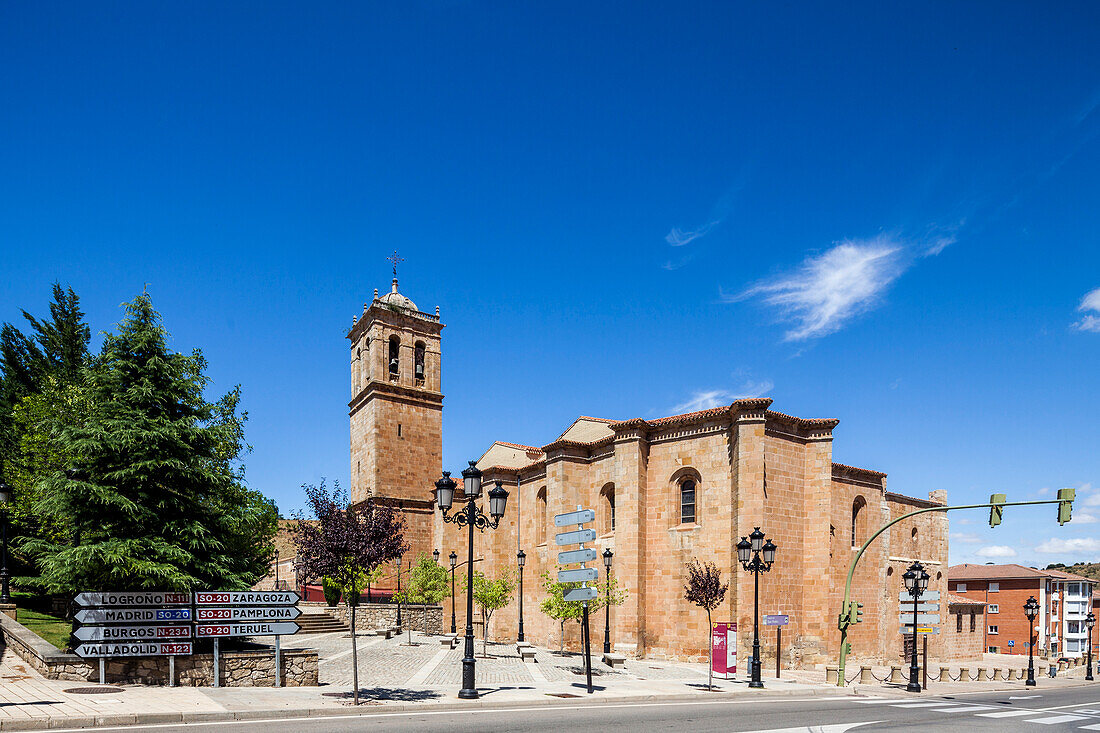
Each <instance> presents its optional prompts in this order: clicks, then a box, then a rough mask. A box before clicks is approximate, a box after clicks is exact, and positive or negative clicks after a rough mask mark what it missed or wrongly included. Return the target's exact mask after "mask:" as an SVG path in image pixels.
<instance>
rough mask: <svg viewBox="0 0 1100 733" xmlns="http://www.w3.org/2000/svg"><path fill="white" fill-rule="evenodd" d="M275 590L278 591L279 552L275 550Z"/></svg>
mask: <svg viewBox="0 0 1100 733" xmlns="http://www.w3.org/2000/svg"><path fill="white" fill-rule="evenodd" d="M275 590H279V551H278V550H275Z"/></svg>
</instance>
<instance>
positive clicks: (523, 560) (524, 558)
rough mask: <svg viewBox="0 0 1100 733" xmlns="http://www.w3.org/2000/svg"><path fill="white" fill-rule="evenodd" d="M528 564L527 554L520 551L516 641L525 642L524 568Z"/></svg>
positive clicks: (518, 556) (518, 557)
mask: <svg viewBox="0 0 1100 733" xmlns="http://www.w3.org/2000/svg"><path fill="white" fill-rule="evenodd" d="M526 563H527V553H526V552H524V551H523V550H520V551H519V552H517V553H516V564H517V565H519V634H518V635H517V636H516V641H523V640H524V639H523V566H524V564H526Z"/></svg>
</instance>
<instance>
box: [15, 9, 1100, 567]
mask: <svg viewBox="0 0 1100 733" xmlns="http://www.w3.org/2000/svg"><path fill="white" fill-rule="evenodd" d="M368 5H369V7H368ZM227 6H228V7H227ZM1098 22H1100V7H1098V6H1097V5H1096V4H1094V3H1076V4H1062V5H1059V6H1058V7H1057V8H1049V7H1045V8H1040V7H1038V6H1035V5H1034V4H1030V3H970V4H964V5H958V4H954V3H926V4H922V5H919V6H913V7H891V6H884V5H882V4H881V3H869V4H865V5H862V6H857V5H855V4H852V5H850V6H846V9H845V11H844V12H839V11H838V10H837V8H836V7H835V6H834V5H832V4H825V3H821V4H814V5H809V4H794V5H788V6H785V7H772V6H765V5H761V6H759V7H735V6H734V5H733V4H727V3H715V4H695V3H677V4H675V5H671V6H670V5H667V4H661V5H657V4H645V3H601V4H596V7H591V6H590V4H572V5H569V4H550V5H546V4H535V3H492V4H483V3H472V2H445V1H437V2H420V1H418V0H410V1H409V2H404V3H388V4H380V3H376V4H366V3H362V4H358V3H357V4H347V5H327V6H326V5H318V4H314V5H312V6H310V7H308V8H306V7H305V6H303V5H301V4H300V3H294V4H291V3H278V2H264V3H259V2H253V3H245V2H238V3H230V4H223V3H211V4H204V3H198V2H196V3H187V4H182V5H181V4H176V5H169V6H165V5H163V4H148V3H111V2H105V3H95V4H88V3H71V2H70V3H51V4H44V3H29V4H28V3H8V4H5V5H4V6H3V8H2V9H0V68H2V69H3V70H4V71H3V73H2V74H0V99H3V100H4V105H3V112H2V113H0V169H2V170H3V171H4V175H3V176H0V247H2V250H3V269H4V274H5V276H4V277H3V278H0V320H7V321H16V320H17V319H18V318H19V308H27V309H28V310H30V311H31V312H33V313H41V312H43V311H44V310H45V307H46V302H47V298H48V294H49V286H50V283H51V282H52V281H53V280H55V279H56V280H60V281H61V282H62V283H64V284H67V285H71V286H72V287H73V288H74V289H75V290H76V291H77V292H78V293H79V294H80V295H81V297H82V298H83V303H84V306H85V308H86V310H87V312H88V315H89V319H90V321H91V323H92V326H93V329H94V330H96V331H102V330H105V329H108V328H110V327H111V326H112V324H114V323H115V322H117V321H118V320H119V318H120V317H121V310H120V308H119V304H120V303H122V302H123V301H126V300H129V299H131V298H132V297H133V296H134V295H135V294H137V293H139V292H140V291H141V289H142V287H143V286H144V285H145V284H148V286H149V290H150V293H151V294H152V296H153V298H154V303H155V304H156V306H157V307H158V308H159V309H160V310H161V312H162V313H163V315H164V318H165V322H166V324H167V326H168V328H169V329H170V330H171V332H172V334H173V345H174V346H175V347H176V348H177V349H180V350H189V349H191V348H192V347H195V346H198V347H201V348H202V349H203V350H204V352H205V353H206V355H207V357H208V358H209V360H210V365H211V375H212V376H213V378H214V380H215V387H214V388H215V389H216V390H220V391H224V390H226V389H229V388H230V387H232V385H234V384H237V383H240V384H241V385H242V387H243V391H244V401H245V406H246V408H247V409H248V411H249V413H250V416H251V420H250V423H249V428H248V438H249V440H250V441H251V443H252V444H253V445H254V446H255V450H254V452H253V453H252V454H251V455H250V456H249V457H248V459H247V466H248V477H249V481H250V483H251V484H252V485H253V486H255V487H256V488H259V489H261V490H262V491H264V492H265V493H267V494H268V495H270V496H272V497H274V498H275V499H276V500H277V501H278V503H279V505H280V507H281V508H282V509H283V510H284V511H286V512H290V511H293V510H294V509H295V508H297V507H298V506H300V505H301V503H302V497H301V493H300V491H299V489H298V488H297V487H298V486H299V485H300V484H301V483H302V482H313V481H316V480H318V479H319V478H320V477H321V476H327V477H329V478H330V479H340V480H341V482H342V483H345V485H346V482H347V476H348V471H349V469H348V423H347V406H346V403H347V400H348V398H349V395H348V391H349V387H348V383H349V377H348V362H347V347H346V341H345V339H344V334H345V332H346V330H347V328H348V327H349V326H350V324H351V318H352V316H353V315H354V314H356V313H357V312H359V310H360V309H361V307H362V304H363V302H364V301H365V300H369V299H370V297H371V293H372V291H373V289H374V288H380V289H383V290H384V289H385V288H386V287H388V283H389V278H390V273H389V263H388V262H386V260H385V257H386V256H387V255H388V254H389V253H390V252H391V251H392V250H393V249H395V248H396V249H398V250H400V252H401V254H402V256H404V257H405V258H406V259H407V261H406V262H405V263H403V264H402V266H401V271H400V275H401V284H402V290H403V292H405V293H406V294H407V295H409V296H410V297H411V298H412V299H413V300H415V301H416V302H417V304H418V305H419V306H420V308H421V309H422V310H427V311H432V310H434V307H435V306H436V305H439V306H440V308H441V311H442V319H443V321H444V322H445V323H446V324H447V328H446V329H445V330H444V341H443V344H444V346H443V348H444V372H443V380H444V392H445V394H446V400H445V410H444V455H445V460H446V462H447V464H448V466H451V467H456V466H461V465H462V464H463V462H464V460H465V459H467V458H473V457H477V456H478V455H480V453H481V452H482V451H483V450H484V449H485V447H487V445H488V444H489V442H490V441H491V440H493V439H503V440H510V441H516V442H524V443H534V444H543V443H546V442H549V441H550V440H552V439H554V438H555V437H556V436H557V435H558V434H559V433H560V432H561V430H563V429H564V428H565V427H566V426H567V425H568V424H569V422H570V421H571V420H572V419H573V418H574V417H575V416H576V415H579V414H587V415H597V416H603V417H611V418H617V419H626V418H630V417H636V416H640V417H657V416H661V415H665V414H671V413H673V412H676V411H682V410H687V409H691V408H693V407H702V406H709V405H711V404H714V403H720V402H728V401H729V400H731V399H733V398H734V397H735V396H744V395H766V396H768V397H771V398H773V399H774V400H775V403H774V409H777V410H780V411H783V412H787V413H792V414H795V415H801V416H806V417H837V418H839V419H840V421H841V423H840V426H839V427H838V428H837V430H836V431H835V437H836V439H835V442H834V459H835V460H837V461H839V462H844V463H850V464H855V465H858V466H866V467H870V468H875V469H878V470H882V471H886V472H888V473H889V487H890V489H891V490H893V491H898V492H902V493H909V494H914V495H922V496H923V495H925V494H926V492H928V491H930V490H932V489H936V488H944V489H947V490H948V495H949V498H950V500H951V501H952V502H953V503H957V502H958V503H961V502H972V501H982V500H985V499H986V498H987V497H988V495H989V494H990V493H991V492H993V491H998V492H1004V493H1007V494H1008V495H1009V497H1010V500H1013V499H1019V500H1022V499H1033V498H1039V497H1040V496H1041V495H1049V493H1050V490H1051V489H1056V488H1058V487H1062V486H1074V487H1079V489H1080V490H1079V495H1080V496H1081V497H1082V501H1080V502H1079V506H1078V507H1077V509H1076V510H1075V514H1076V515H1077V518H1076V520H1075V521H1074V522H1073V523H1072V524H1070V525H1067V526H1066V527H1063V528H1059V527H1058V526H1057V524H1056V523H1055V522H1054V516H1055V510H1054V508H1053V507H1042V508H1039V509H1031V510H1017V511H1008V512H1006V518H1005V522H1004V525H1003V526H1002V527H1000V528H999V529H998V530H997V531H995V532H991V531H989V530H988V529H985V528H984V525H985V515H984V513H982V512H971V513H969V514H967V515H966V516H961V515H960V516H957V517H956V518H955V519H953V520H952V533H953V535H954V536H953V540H952V551H951V552H952V560H953V561H956V562H957V561H963V560H968V561H985V560H987V559H991V560H997V561H1001V560H1009V561H1018V562H1025V563H1029V564H1032V563H1043V564H1045V563H1047V562H1051V561H1060V560H1068V561H1072V560H1075V559H1093V560H1095V559H1097V558H1100V539H1098V537H1100V523H1097V522H1096V518H1097V517H1100V451H1098V450H1097V437H1098V432H1100V431H1098V429H1097V413H1098V408H1100V390H1098V389H1097V366H1096V365H1097V362H1098V357H1100V291H1098V289H1100V250H1098V248H1097V246H1096V232H1097V231H1100V205H1098V203H1100V177H1098V176H1097V175H1096V172H1097V170H1100V135H1098V133H1100V73H1098V72H1100V51H1098V50H1097V44H1096V43H1095V33H1096V29H1097V27H1098ZM1086 505H1091V506H1086ZM1089 519H1092V523H1088V520H1089ZM966 520H970V523H969V524H965V523H963V522H965V521H966ZM1082 520H1084V521H1082Z"/></svg>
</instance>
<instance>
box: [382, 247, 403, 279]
mask: <svg viewBox="0 0 1100 733" xmlns="http://www.w3.org/2000/svg"><path fill="white" fill-rule="evenodd" d="M386 259H387V260H389V261H390V262H392V263H393V279H394V280H396V279H397V263H398V262H404V261H405V258H404V257H398V256H397V250H396V249H395V250H394V251H393V254H392V255H390V256H389V257H387V258H386Z"/></svg>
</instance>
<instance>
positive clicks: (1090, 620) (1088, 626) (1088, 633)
mask: <svg viewBox="0 0 1100 733" xmlns="http://www.w3.org/2000/svg"><path fill="white" fill-rule="evenodd" d="M1095 625H1096V614H1094V613H1093V612H1092V611H1089V615H1088V616H1085V638H1086V640H1087V641H1086V642H1085V643H1086V644H1087V645H1088V653H1089V656H1088V660H1089V666H1088V668H1087V669H1086V670H1085V679H1086V680H1088V681H1089V682H1092V627H1093V626H1095Z"/></svg>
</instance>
